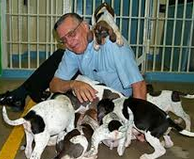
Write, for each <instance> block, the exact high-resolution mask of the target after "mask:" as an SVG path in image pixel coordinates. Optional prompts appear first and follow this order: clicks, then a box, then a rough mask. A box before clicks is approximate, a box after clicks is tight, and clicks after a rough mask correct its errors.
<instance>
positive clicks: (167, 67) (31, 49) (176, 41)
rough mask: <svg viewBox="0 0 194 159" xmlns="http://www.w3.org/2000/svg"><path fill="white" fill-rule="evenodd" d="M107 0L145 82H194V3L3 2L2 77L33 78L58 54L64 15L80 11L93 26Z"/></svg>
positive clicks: (119, 0) (110, 0) (179, 0)
mask: <svg viewBox="0 0 194 159" xmlns="http://www.w3.org/2000/svg"><path fill="white" fill-rule="evenodd" d="M104 1H106V2H108V3H109V4H110V5H111V6H112V7H113V8H114V10H115V13H116V15H117V25H118V26H119V27H120V30H121V32H122V34H123V36H124V37H125V38H126V39H127V40H128V42H129V44H130V46H131V47H132V49H133V50H134V53H135V56H136V59H137V62H138V65H139V68H140V70H141V72H142V73H143V74H145V77H146V79H147V80H162V81H167V80H168V81H177V80H178V81H181V82H184V81H187V82H193V81H194V38H193V37H194V32H193V29H194V26H193V23H194V7H193V5H194V2H193V0H139V1H136V0H83V1H80V0H74V1H71V0H33V1H30V0H7V1H2V2H1V3H2V5H1V6H2V21H1V25H2V30H3V32H2V52H3V54H2V57H3V58H2V59H3V60H2V63H3V74H2V76H3V77H4V76H5V77H7V76H8V77H10V76H11V77H27V76H29V75H30V74H31V73H32V72H33V70H34V69H36V68H37V67H38V66H39V65H40V64H41V63H42V62H43V61H45V60H46V59H47V58H48V57H49V56H50V54H51V53H52V52H53V51H54V50H56V49H57V47H58V45H57V42H56V40H55V39H54V37H53V26H54V23H55V21H56V20H57V19H58V18H59V17H60V16H61V15H62V14H63V13H65V12H77V13H79V14H80V15H82V16H83V17H84V18H85V20H87V21H88V22H89V23H90V20H91V14H92V13H93V11H94V10H95V8H96V7H97V6H98V5H100V3H102V2H104Z"/></svg>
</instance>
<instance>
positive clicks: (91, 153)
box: [84, 148, 98, 158]
mask: <svg viewBox="0 0 194 159" xmlns="http://www.w3.org/2000/svg"><path fill="white" fill-rule="evenodd" d="M97 153H98V150H96V149H94V148H91V149H90V150H89V151H88V152H86V153H85V155H84V156H85V157H86V158H92V157H95V156H97Z"/></svg>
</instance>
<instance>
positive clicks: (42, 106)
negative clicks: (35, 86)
mask: <svg viewBox="0 0 194 159" xmlns="http://www.w3.org/2000/svg"><path fill="white" fill-rule="evenodd" d="M2 113H3V119H4V121H5V122H6V123H8V124H9V125H13V126H18V125H23V127H24V131H25V135H26V148H25V155H26V157H27V158H30V159H40V158H41V154H42V152H43V151H44V149H45V147H46V146H47V145H55V144H56V142H57V139H58V140H61V139H60V138H62V137H63V136H64V134H65V131H66V132H69V131H71V130H72V129H73V128H74V119H75V115H74V114H75V111H74V108H73V106H72V103H71V101H70V99H69V98H68V97H67V96H65V95H62V94H61V95H57V96H56V97H55V99H50V100H46V101H43V102H40V103H38V104H36V105H35V106H34V107H32V108H31V109H30V110H29V111H28V113H27V114H26V115H25V116H24V117H22V118H19V119H16V120H10V119H9V118H8V116H7V112H6V108H5V106H4V107H3V110H2ZM33 141H34V142H35V147H34V149H32V143H33Z"/></svg>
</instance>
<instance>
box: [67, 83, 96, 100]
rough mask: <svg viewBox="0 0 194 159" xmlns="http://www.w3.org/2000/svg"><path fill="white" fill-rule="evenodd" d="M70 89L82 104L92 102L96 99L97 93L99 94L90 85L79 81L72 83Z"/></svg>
mask: <svg viewBox="0 0 194 159" xmlns="http://www.w3.org/2000/svg"><path fill="white" fill-rule="evenodd" d="M70 87H71V89H72V91H74V93H75V95H76V97H77V98H78V100H79V101H80V102H81V103H83V102H86V101H90V102H92V101H93V100H94V99H95V98H96V93H98V92H97V91H96V90H95V89H94V88H93V87H91V86H90V85H89V84H87V83H85V82H81V81H77V80H73V81H71V83H70Z"/></svg>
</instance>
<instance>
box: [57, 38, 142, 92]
mask: <svg viewBox="0 0 194 159" xmlns="http://www.w3.org/2000/svg"><path fill="white" fill-rule="evenodd" d="M78 70H79V71H80V72H81V73H82V74H83V75H85V76H87V77H89V78H91V79H92V80H96V81H99V82H101V83H104V84H106V85H107V86H109V87H111V88H113V89H115V90H117V91H119V92H121V93H123V94H124V95H125V96H130V95H132V88H131V84H133V83H136V82H139V81H142V80H143V77H142V75H141V74H140V72H139V69H138V66H137V63H136V61H135V57H134V53H133V51H132V49H131V48H130V47H129V46H128V44H127V41H126V40H125V42H124V45H123V46H121V47H120V46H118V45H117V44H116V43H112V42H111V41H110V40H109V39H106V43H105V44H104V45H101V46H100V49H99V50H98V51H96V50H95V49H94V47H93V42H91V43H89V44H88V47H87V49H86V50H85V51H84V53H83V54H75V53H73V52H71V51H69V50H66V51H65V53H64V55H63V58H62V60H61V63H60V64H59V67H58V69H57V71H56V73H55V77H58V78H60V79H63V80H70V79H71V78H72V77H73V75H74V74H75V73H76V72H77V71H78Z"/></svg>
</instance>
